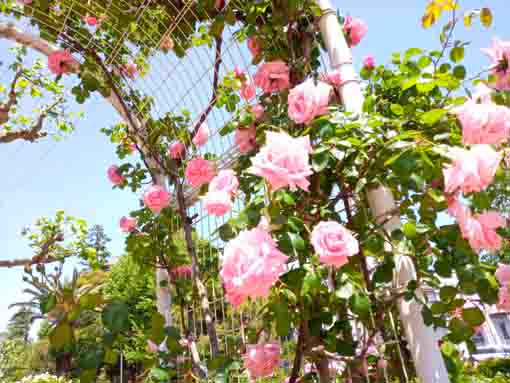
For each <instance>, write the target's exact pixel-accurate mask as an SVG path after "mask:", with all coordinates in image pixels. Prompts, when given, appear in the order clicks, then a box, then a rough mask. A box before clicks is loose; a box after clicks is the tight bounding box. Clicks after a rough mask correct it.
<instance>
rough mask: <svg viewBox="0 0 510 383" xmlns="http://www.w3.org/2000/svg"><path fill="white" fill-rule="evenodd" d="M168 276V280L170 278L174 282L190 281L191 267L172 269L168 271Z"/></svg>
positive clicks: (184, 266)
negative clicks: (178, 280) (180, 280)
mask: <svg viewBox="0 0 510 383" xmlns="http://www.w3.org/2000/svg"><path fill="white" fill-rule="evenodd" d="M169 274H170V278H172V280H174V281H175V280H177V279H190V278H191V275H192V270H191V266H190V265H182V266H177V267H174V268H173V269H171V270H170V273H169Z"/></svg>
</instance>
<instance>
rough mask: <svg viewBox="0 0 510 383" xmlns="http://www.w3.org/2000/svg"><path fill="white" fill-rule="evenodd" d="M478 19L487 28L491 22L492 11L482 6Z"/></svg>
mask: <svg viewBox="0 0 510 383" xmlns="http://www.w3.org/2000/svg"><path fill="white" fill-rule="evenodd" d="M480 21H481V22H482V24H483V26H484V27H485V28H489V27H490V26H491V24H492V12H491V10H490V9H489V8H482V9H481V11H480Z"/></svg>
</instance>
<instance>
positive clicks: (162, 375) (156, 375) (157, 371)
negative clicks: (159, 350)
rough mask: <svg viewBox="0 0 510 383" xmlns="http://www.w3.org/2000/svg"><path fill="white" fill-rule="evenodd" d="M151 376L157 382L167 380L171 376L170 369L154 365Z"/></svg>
mask: <svg viewBox="0 0 510 383" xmlns="http://www.w3.org/2000/svg"><path fill="white" fill-rule="evenodd" d="M150 377H151V378H152V379H154V380H155V381H156V382H167V381H168V380H169V378H170V376H169V374H168V371H167V370H164V369H162V368H160V367H153V368H152V369H151V371H150Z"/></svg>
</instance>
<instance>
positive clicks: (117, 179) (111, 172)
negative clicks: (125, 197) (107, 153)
mask: <svg viewBox="0 0 510 383" xmlns="http://www.w3.org/2000/svg"><path fill="white" fill-rule="evenodd" d="M106 174H107V175H108V179H109V180H110V182H111V183H112V184H114V185H121V184H123V183H124V181H125V180H126V179H125V178H124V177H123V176H122V175H121V174H120V171H119V168H118V167H117V166H115V165H112V166H110V167H109V168H108V170H107V171H106Z"/></svg>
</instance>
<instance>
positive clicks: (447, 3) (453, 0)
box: [435, 0, 458, 11]
mask: <svg viewBox="0 0 510 383" xmlns="http://www.w3.org/2000/svg"><path fill="white" fill-rule="evenodd" d="M435 1H436V3H437V5H438V6H439V7H441V10H443V11H453V10H454V9H457V8H458V4H457V0H435Z"/></svg>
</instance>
